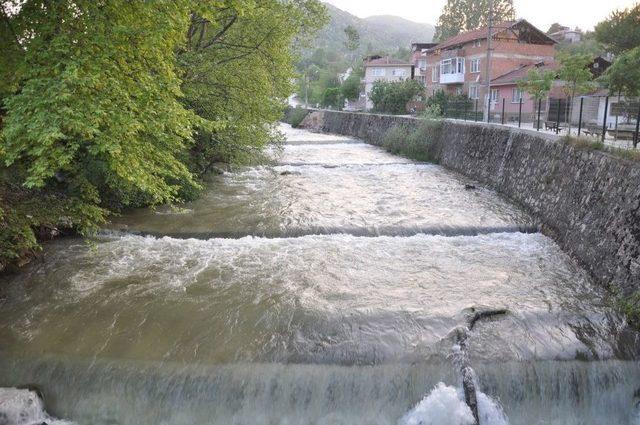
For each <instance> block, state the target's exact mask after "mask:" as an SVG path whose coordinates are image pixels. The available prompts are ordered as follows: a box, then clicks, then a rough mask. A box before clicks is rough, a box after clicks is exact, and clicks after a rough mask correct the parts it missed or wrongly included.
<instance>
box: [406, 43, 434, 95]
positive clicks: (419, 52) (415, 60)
mask: <svg viewBox="0 0 640 425" xmlns="http://www.w3.org/2000/svg"><path fill="white" fill-rule="evenodd" d="M437 45H438V43H412V44H411V63H412V64H413V66H414V77H413V78H414V79H415V80H417V81H419V82H421V83H422V84H425V85H426V84H427V59H426V57H424V55H423V52H424V51H426V50H428V49H431V48H433V47H435V46H437Z"/></svg>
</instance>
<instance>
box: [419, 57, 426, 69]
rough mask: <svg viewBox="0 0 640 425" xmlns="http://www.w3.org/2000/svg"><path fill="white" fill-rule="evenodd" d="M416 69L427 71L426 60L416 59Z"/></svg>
mask: <svg viewBox="0 0 640 425" xmlns="http://www.w3.org/2000/svg"><path fill="white" fill-rule="evenodd" d="M418 68H419V69H427V60H426V59H418Z"/></svg>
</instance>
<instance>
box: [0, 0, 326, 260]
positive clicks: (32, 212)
mask: <svg viewBox="0 0 640 425" xmlns="http://www.w3.org/2000/svg"><path fill="white" fill-rule="evenodd" d="M325 20H326V14H325V9H324V6H322V4H321V3H320V2H319V1H317V0H242V1H238V0H217V1H213V2H203V1H200V0H174V1H171V2H156V1H134V2H132V1H128V0H110V1H100V2H97V1H94V0H76V1H73V2H65V1H49V0H1V1H0V36H1V37H2V43H0V102H2V105H1V106H2V109H0V118H1V120H0V127H1V128H0V163H1V164H2V165H3V167H2V169H0V206H2V207H1V208H0V269H1V268H2V264H3V263H4V261H5V259H6V258H13V257H15V256H16V255H19V252H22V251H24V250H27V249H33V248H35V245H34V244H35V237H34V231H33V229H34V228H35V227H38V226H41V225H44V226H53V227H55V226H57V225H58V223H60V222H61V221H64V222H65V225H71V226H73V227H74V228H76V229H77V230H79V231H81V232H88V231H91V230H95V229H96V227H97V226H98V225H100V224H101V223H102V222H103V221H104V220H105V218H106V216H107V215H108V214H109V213H110V212H111V211H114V210H118V209H120V208H122V207H125V206H134V205H149V204H156V203H165V202H180V201H182V200H184V199H185V198H186V197H187V196H189V194H190V193H193V192H194V191H197V189H198V188H199V187H200V185H199V183H198V177H199V175H200V173H204V172H206V171H207V169H208V166H209V165H210V164H211V163H212V161H216V160H222V161H231V162H235V161H239V160H242V159H244V158H245V157H247V156H252V155H255V154H257V153H259V150H260V148H262V147H264V146H265V145H266V143H268V142H269V141H271V140H274V139H277V137H278V135H277V132H276V131H274V125H273V122H274V121H277V120H278V119H279V118H280V116H281V113H282V111H283V108H284V100H285V99H286V97H287V96H288V95H289V94H290V93H291V92H292V89H293V87H292V83H291V81H292V79H293V78H294V77H295V68H294V66H293V62H294V58H295V56H294V51H295V50H296V49H297V45H299V44H301V43H303V41H304V40H305V39H306V38H308V37H307V36H308V34H309V33H310V32H311V31H313V30H315V29H317V28H318V27H319V26H321V25H322V24H323V23H324V22H325ZM292 45H293V47H292ZM194 136H195V137H194ZM194 139H195V141H194Z"/></svg>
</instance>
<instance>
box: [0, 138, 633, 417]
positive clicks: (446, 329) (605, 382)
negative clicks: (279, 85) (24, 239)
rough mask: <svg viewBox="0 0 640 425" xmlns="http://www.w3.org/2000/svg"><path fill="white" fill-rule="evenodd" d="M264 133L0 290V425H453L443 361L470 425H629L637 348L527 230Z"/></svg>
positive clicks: (458, 196) (388, 169)
mask: <svg viewBox="0 0 640 425" xmlns="http://www.w3.org/2000/svg"><path fill="white" fill-rule="evenodd" d="M282 129H283V131H284V132H285V133H286V135H287V143H286V144H285V145H284V146H283V147H282V148H279V149H274V150H273V151H272V156H273V158H274V163H273V164H270V165H265V166H259V167H247V168H242V169H239V170H237V171H234V172H226V173H224V174H221V175H218V176H212V177H211V179H210V181H209V182H208V189H207V191H206V193H205V195H204V196H203V197H202V198H201V199H199V200H198V201H196V202H193V203H190V204H187V205H183V206H181V207H180V208H175V207H174V208H170V207H160V208H157V209H140V210H135V211H130V212H127V213H126V214H124V215H123V216H121V217H118V218H116V219H114V222H113V223H112V224H111V225H110V227H109V229H108V230H105V231H104V232H103V233H102V234H101V235H100V236H99V237H97V238H96V239H95V240H94V241H92V242H90V243H87V242H85V241H83V240H81V239H75V238H66V239H61V240H58V241H55V242H51V243H48V244H47V245H46V246H45V250H44V253H43V255H42V257H41V259H40V260H39V261H37V262H36V263H34V264H32V265H30V266H28V267H26V269H25V270H24V271H22V272H21V273H19V274H16V275H13V276H7V277H4V278H2V280H1V281H0V312H1V319H0V343H1V345H0V387H3V388H1V389H0V424H2V425H6V424H14V423H15V424H35V423H37V424H40V423H42V422H43V421H45V422H47V423H51V424H56V423H59V424H62V423H74V424H95V425H103V424H104V425H106V424H110V425H111V424H123V425H124V424H195V423H197V424H205V423H206V424H209V423H211V424H287V425H294V424H327V425H328V424H396V423H401V424H408V425H409V424H416V425H417V424H423V425H429V424H433V425H436V424H437V425H468V424H472V423H473V417H472V416H470V409H469V408H468V407H467V405H466V404H465V402H464V396H463V392H462V386H461V377H460V373H459V366H458V365H457V362H456V358H458V357H459V356H461V355H462V356H463V357H464V359H465V362H468V364H469V365H471V367H472V368H473V371H474V381H475V385H476V387H477V389H478V401H479V414H480V423H481V424H482V425H501V424H507V423H510V424H523V425H524V424H557V425H560V424H562V425H565V424H569V425H571V424H575V425H578V424H580V425H590V424H593V425H596V424H612V425H617V424H620V425H622V424H640V410H638V408H637V407H636V406H637V404H638V402H640V398H639V397H640V363H639V362H638V361H637V359H638V353H640V345H639V343H638V341H639V339H638V335H637V334H636V333H634V332H633V331H631V330H629V329H627V328H626V326H625V322H624V320H623V318H621V317H619V316H618V315H617V314H616V313H615V312H614V311H613V310H612V309H611V307H610V302H609V301H608V298H607V294H606V293H605V292H604V291H603V290H602V289H600V288H599V287H598V286H597V285H595V284H594V282H593V281H592V280H591V279H590V278H589V276H588V275H587V274H586V273H585V272H584V271H583V270H582V269H581V268H580V267H579V266H578V265H577V264H576V263H575V262H574V261H573V260H572V259H571V258H569V257H568V256H567V255H565V254H564V253H563V252H562V250H561V249H560V248H559V247H558V246H557V245H556V244H555V243H554V242H553V240H551V239H549V238H547V237H546V236H544V235H542V234H541V233H539V232H538V231H537V228H538V223H537V222H536V220H535V219H534V218H533V217H531V216H529V215H528V214H527V213H525V212H524V211H522V210H521V209H519V208H518V207H517V206H515V205H512V204H511V203H509V202H508V201H507V200H505V199H503V198H501V197H500V196H499V195H497V194H496V193H494V192H492V191H490V190H487V189H483V188H481V187H480V186H479V185H477V184H476V183H474V182H473V181H470V180H468V179H466V178H464V177H462V176H460V175H457V174H455V173H453V172H450V171H447V170H446V169H444V168H442V167H439V166H437V165H432V164H422V163H415V162H412V161H410V160H407V159H404V158H400V157H397V156H393V155H390V154H388V153H386V152H384V151H383V150H381V149H379V148H376V147H373V146H369V145H366V144H363V143H360V142H358V141H357V140H351V139H349V138H345V137H340V136H332V135H320V134H312V133H308V132H305V131H302V130H294V129H291V128H289V127H287V126H283V127H282ZM495 309H500V310H503V313H501V314H500V315H497V316H495V317H494V316H492V317H488V318H486V319H482V320H479V321H477V322H476V323H475V325H474V326H473V329H471V330H469V331H468V335H467V342H466V347H463V348H465V351H464V353H462V354H461V353H460V344H459V341H458V340H457V339H456V329H461V328H465V329H466V328H468V327H470V325H469V323H470V322H469V320H470V318H471V317H473V315H474V314H476V313H477V312H479V311H485V310H495ZM25 386H35V387H36V388H37V389H38V390H39V391H41V393H42V395H43V398H44V401H42V400H40V399H39V398H38V397H36V395H35V392H34V391H31V390H29V389H25ZM30 388H33V387H30ZM54 418H61V419H60V420H56V419H54Z"/></svg>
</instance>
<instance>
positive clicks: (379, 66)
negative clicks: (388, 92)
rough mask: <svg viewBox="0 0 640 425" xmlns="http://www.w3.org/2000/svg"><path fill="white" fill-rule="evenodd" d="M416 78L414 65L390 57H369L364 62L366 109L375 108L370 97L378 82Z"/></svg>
mask: <svg viewBox="0 0 640 425" xmlns="http://www.w3.org/2000/svg"><path fill="white" fill-rule="evenodd" d="M413 76H414V66H413V64H411V63H409V62H405V61H401V60H398V59H391V58H390V57H388V56H385V57H380V56H369V57H367V58H365V60H364V81H363V82H364V93H365V97H366V100H365V102H366V109H371V108H373V102H371V100H370V98H369V96H370V94H371V90H372V89H373V84H374V83H375V82H376V81H402V80H408V79H412V78H413Z"/></svg>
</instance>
